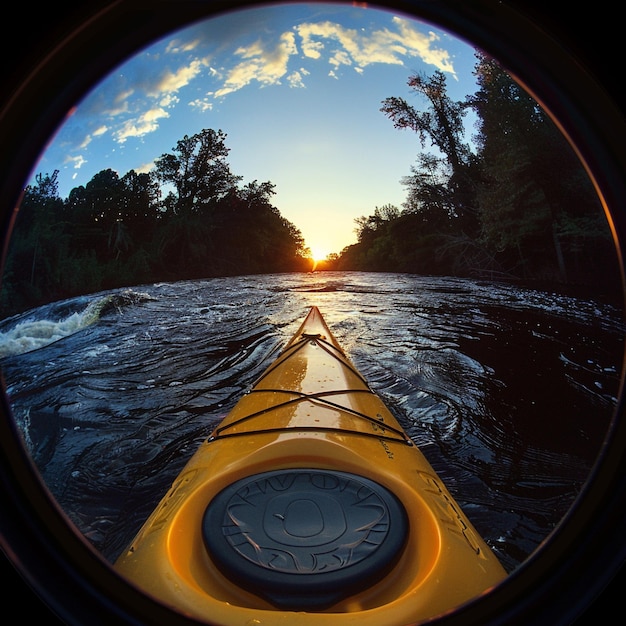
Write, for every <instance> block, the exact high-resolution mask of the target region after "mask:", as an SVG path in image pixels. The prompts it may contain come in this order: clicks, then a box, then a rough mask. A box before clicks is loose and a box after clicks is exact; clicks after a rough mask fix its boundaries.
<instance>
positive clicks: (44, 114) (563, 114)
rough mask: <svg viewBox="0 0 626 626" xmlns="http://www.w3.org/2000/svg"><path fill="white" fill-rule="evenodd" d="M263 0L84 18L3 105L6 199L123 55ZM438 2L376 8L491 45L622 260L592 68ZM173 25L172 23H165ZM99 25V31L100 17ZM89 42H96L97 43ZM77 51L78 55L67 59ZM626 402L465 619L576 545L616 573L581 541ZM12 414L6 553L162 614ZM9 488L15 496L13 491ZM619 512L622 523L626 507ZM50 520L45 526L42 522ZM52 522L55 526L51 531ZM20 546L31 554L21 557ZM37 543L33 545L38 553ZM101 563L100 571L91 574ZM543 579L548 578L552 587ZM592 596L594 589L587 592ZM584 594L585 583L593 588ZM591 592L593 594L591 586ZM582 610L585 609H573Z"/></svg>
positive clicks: (547, 572) (550, 574)
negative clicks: (74, 520)
mask: <svg viewBox="0 0 626 626" xmlns="http://www.w3.org/2000/svg"><path fill="white" fill-rule="evenodd" d="M253 4H258V3H243V2H242V3H237V2H229V3H220V2H215V3H212V2H206V3H204V5H203V7H202V10H199V8H198V7H197V5H196V3H186V2H184V1H182V2H180V3H179V4H178V5H177V7H176V10H175V11H174V13H175V14H176V15H172V6H171V3H166V2H153V3H151V8H150V9H147V8H146V5H145V3H139V2H128V1H127V2H123V1H122V2H117V3H113V4H112V5H111V6H110V7H105V8H103V9H102V12H101V13H100V15H99V16H98V17H93V16H92V20H93V21H92V22H91V28H92V29H93V30H90V25H85V24H82V25H80V24H77V23H74V24H73V26H75V27H76V30H75V31H74V32H73V34H72V36H71V37H70V38H69V39H68V40H67V41H66V42H65V44H64V46H61V47H60V48H57V49H56V50H55V53H56V55H57V56H55V54H51V55H50V56H49V57H48V58H47V59H46V62H45V63H43V64H42V65H41V66H40V67H39V73H38V72H37V71H35V72H34V73H33V74H32V75H30V76H29V77H28V80H27V81H26V83H25V85H24V86H23V87H22V90H21V92H20V93H18V94H17V95H16V96H15V97H14V98H13V100H12V101H11V102H10V103H9V105H10V106H8V107H7V108H5V110H4V111H3V119H2V120H1V121H2V133H3V136H5V133H6V136H7V137H8V139H9V140H13V142H11V141H9V142H7V143H6V144H5V145H7V147H8V148H9V152H11V148H14V150H13V151H12V152H11V154H12V155H14V157H15V158H14V159H12V163H11V165H10V167H8V168H7V169H6V170H5V171H7V173H8V176H7V179H6V182H7V184H6V185H5V186H4V187H3V191H2V201H3V206H4V207H8V206H15V205H16V204H17V200H18V198H19V192H20V191H21V188H22V186H23V184H24V181H25V180H26V177H27V175H28V173H29V171H30V168H31V167H32V165H33V163H34V162H35V160H36V158H37V156H38V155H39V154H40V152H41V150H42V147H43V145H44V144H45V142H46V141H47V139H48V137H49V136H50V135H51V134H52V132H53V131H54V129H56V128H57V127H58V125H59V123H60V120H61V119H62V115H63V112H64V111H66V110H67V107H68V104H71V103H72V102H74V101H76V100H77V99H78V97H80V96H81V95H82V94H83V93H85V91H86V90H87V89H88V88H89V87H90V86H92V85H93V84H95V83H96V82H97V81H98V80H99V79H100V78H102V77H103V76H104V75H105V74H106V72H107V71H108V70H109V69H111V67H113V66H114V65H115V64H116V63H117V62H118V61H120V60H123V58H125V56H128V55H129V54H130V53H131V52H134V51H137V50H138V49H139V48H140V47H142V46H143V45H145V44H147V43H149V42H150V41H151V40H153V39H154V38H156V37H158V36H162V35H165V34H166V33H167V31H168V30H173V29H174V28H177V27H182V26H185V25H186V24H187V23H189V22H191V21H193V20H195V19H199V18H204V17H210V15H211V12H212V11H215V12H217V13H220V12H223V11H224V10H226V9H227V8H243V7H245V6H252V5H253ZM432 4H434V3H428V2H427V3H420V2H397V3H392V2H389V3H385V4H381V5H378V6H377V8H382V9H393V8H397V9H398V10H402V11H404V12H405V13H407V14H409V15H412V16H414V17H417V18H418V19H419V18H422V19H425V20H430V21H432V22H434V23H437V24H438V25H440V26H441V27H442V28H447V29H448V30H450V32H453V33H456V34H458V36H461V37H464V38H465V39H466V40H468V41H472V42H473V43H475V44H476V45H477V46H479V47H481V48H482V49H484V50H485V51H487V52H488V53H490V54H493V56H495V57H496V58H498V59H499V60H502V62H503V64H505V65H506V66H507V67H508V68H510V69H511V71H513V73H514V74H515V75H516V76H517V77H518V78H519V80H520V82H521V83H522V84H524V85H525V86H526V87H527V89H529V91H531V93H533V94H534V95H535V97H536V99H537V100H538V101H539V102H541V103H542V104H543V105H544V107H545V108H546V109H547V110H548V111H550V112H551V114H552V115H553V116H554V119H555V120H556V121H557V123H559V124H560V125H561V128H562V129H563V130H564V133H565V134H566V136H568V137H569V138H570V139H571V141H572V143H573V145H574V146H575V148H576V149H577V150H578V152H579V154H580V155H581V158H582V161H583V162H584V163H585V164H586V166H587V167H588V169H589V171H590V173H591V176H592V179H593V180H594V182H595V184H596V186H597V188H598V191H599V195H600V197H601V198H602V200H603V203H604V204H605V208H606V210H607V214H608V216H609V221H610V224H611V227H612V229H613V234H614V237H615V240H616V246H617V248H618V251H619V253H620V259H622V254H621V253H622V245H623V244H622V242H623V237H624V231H625V229H624V216H623V214H622V212H620V211H619V207H621V206H624V198H625V195H626V194H624V183H623V180H622V178H623V161H622V160H621V159H622V158H623V153H620V151H619V149H617V148H616V141H617V138H616V136H617V135H619V136H620V137H623V133H622V134H620V133H619V131H620V130H622V131H623V120H621V117H620V116H619V115H617V114H616V111H615V109H614V107H613V105H612V103H611V102H610V101H608V100H607V98H606V96H605V95H604V94H603V93H602V92H601V91H599V90H598V87H597V85H595V84H594V83H593V82H592V81H589V80H588V77H587V76H586V75H584V74H583V75H582V76H581V75H580V73H579V72H578V71H576V70H575V69H572V67H571V65H570V64H571V59H570V58H568V57H567V53H566V52H565V51H564V50H562V49H560V48H558V46H556V45H555V44H554V42H552V41H551V40H546V39H545V37H544V35H543V34H542V33H537V32H535V30H534V25H532V24H529V23H526V22H525V21H524V18H523V16H520V15H517V14H515V13H514V12H511V11H509V10H508V9H507V8H506V7H502V6H494V3H487V2H485V3H475V6H474V7H469V8H468V7H463V6H462V3H441V4H439V3H438V4H437V6H430V5H432ZM495 4H497V3H495ZM168 5H169V6H168ZM226 5H228V6H226ZM486 8H489V9H490V10H491V13H489V14H485V13H484V12H483V11H482V10H483V9H486ZM205 11H206V13H205ZM417 13H419V15H418V14H417ZM157 14H158V15H157ZM129 17H130V18H131V19H130V20H129V19H128V18H129ZM142 18H143V21H142ZM146 18H148V19H146ZM124 19H126V21H125V24H126V27H125V28H124V27H120V26H121V24H122V22H124ZM166 22H169V24H167V25H166ZM96 23H97V28H95V27H94V26H93V25H94V24H96ZM129 24H130V26H129ZM133 28H134V30H133ZM112 32H116V33H117V36H118V40H117V44H115V45H111V40H112V39H114V37H111V33H112ZM88 41H90V42H91V45H88V43H87V42H88ZM133 42H134V43H133ZM529 42H532V45H528V44H529ZM79 47H80V48H82V49H83V50H85V51H87V52H88V54H86V55H84V56H83V57H82V58H81V59H80V61H78V60H76V59H78V57H79V56H80V55H78V54H76V51H77V49H78V48H79ZM521 50H523V53H522V54H520V51H521ZM103 51H105V52H103ZM72 53H73V54H72ZM70 57H72V58H74V59H75V60H74V61H73V62H72V63H67V60H68V59H69V58H70ZM90 61H91V63H90ZM64 62H65V65H64V67H63V63H64ZM64 71H65V73H64ZM44 73H46V74H47V76H46V77H44V76H43V74H44ZM59 76H60V77H62V81H61V82H64V81H65V80H66V79H67V78H68V76H69V77H70V80H69V81H68V82H67V87H66V89H65V91H64V92H63V93H61V94H58V95H57V97H56V98H52V99H51V101H46V102H43V100H44V99H43V98H39V108H38V112H39V113H40V114H41V115H40V116H37V117H36V119H37V120H38V121H37V122H36V123H35V124H33V123H32V118H31V120H30V124H28V125H27V124H26V123H25V120H24V115H23V112H24V110H27V109H25V108H21V109H20V104H23V103H24V101H25V100H24V98H25V97H27V96H30V95H32V94H33V93H37V92H40V93H41V92H44V93H46V92H47V91H48V88H49V87H50V84H51V83H50V81H51V80H55V79H58V78H59ZM573 79H575V80H576V84H572V81H573ZM40 90H41V91H40ZM11 105H12V106H11ZM16 107H17V108H16ZM39 120H41V121H39ZM7 121H8V122H9V123H10V124H15V125H13V126H12V128H11V131H9V129H7V128H6V127H5V122H7ZM16 131H19V132H20V134H21V141H17V132H16ZM7 200H8V202H7ZM616 207H617V208H616ZM3 217H4V225H5V228H7V226H6V225H7V224H8V223H9V222H10V215H9V216H6V215H5V216H3ZM622 408H623V407H622V403H621V399H620V406H619V409H618V415H617V417H616V419H615V421H614V423H613V425H612V428H611V431H610V432H609V436H608V438H607V443H606V446H605V449H604V451H603V454H602V455H601V458H600V459H599V462H598V465H597V467H596V469H595V471H594V473H593V474H592V476H590V480H589V482H588V484H587V486H586V488H585V489H584V491H583V493H582V494H581V497H580V498H579V500H578V501H577V503H576V505H575V506H574V507H573V509H572V512H571V514H570V515H569V516H568V519H565V520H564V522H563V524H562V525H561V528H559V529H557V531H556V532H555V534H554V536H553V537H552V538H551V539H550V541H548V542H547V544H546V546H545V547H544V548H543V549H541V550H539V551H537V554H535V555H534V557H533V558H532V559H529V562H528V564H527V565H526V566H524V567H523V568H521V569H520V571H519V572H518V573H517V574H516V575H515V576H513V577H511V580H508V581H507V582H506V583H504V584H502V585H501V588H500V589H497V590H496V592H494V593H493V594H491V597H490V598H486V599H484V601H482V600H480V599H479V600H478V601H476V602H474V603H471V605H468V607H466V608H465V609H463V610H461V611H458V612H457V614H458V618H459V619H463V620H464V623H466V624H467V623H472V622H471V621H468V620H472V619H473V617H476V616H478V615H480V616H481V618H480V619H482V620H483V621H482V623H489V620H491V619H492V618H493V619H496V613H497V612H498V611H499V610H500V609H502V610H504V611H505V612H506V611H507V610H508V611H509V612H513V611H516V610H517V609H519V610H520V611H522V612H523V611H527V612H528V611H532V610H540V609H538V608H537V605H533V599H534V600H535V601H537V602H538V601H539V600H540V599H543V600H544V601H547V602H550V595H549V592H548V590H552V591H554V590H555V582H554V580H553V578H554V576H555V574H558V573H563V574H565V575H566V572H565V571H564V570H566V569H567V565H568V563H566V561H564V555H565V554H566V553H569V555H570V560H569V564H570V565H571V564H575V563H577V562H578V563H580V562H582V561H585V562H587V563H589V562H590V561H591V562H594V563H593V565H591V566H589V567H587V568H586V571H587V572H588V574H589V575H590V576H592V575H594V574H597V575H598V576H597V580H598V583H597V584H596V586H595V587H594V590H595V591H596V592H597V591H598V590H599V589H600V587H601V585H602V581H603V580H604V581H607V580H608V578H607V575H606V565H607V564H610V565H609V567H608V569H615V566H616V565H617V562H618V561H620V562H621V560H623V549H622V550H621V551H620V549H619V547H618V546H623V541H617V542H613V544H612V548H611V549H610V550H608V549H605V550H604V551H602V554H603V556H604V557H607V560H605V563H604V565H605V570H604V574H603V573H602V571H600V566H599V564H598V563H596V562H595V560H596V559H594V557H593V556H591V555H590V554H589V553H588V551H589V549H587V552H585V549H586V548H585V546H586V545H587V541H586V540H585V539H581V537H582V533H584V532H587V533H588V532H592V531H593V530H594V529H595V530H596V531H598V532H600V531H602V530H605V531H606V530H607V524H609V521H608V517H609V516H610V512H611V511H612V512H613V513H616V512H617V513H618V512H619V509H617V508H616V507H617V505H618V503H619V502H623V496H624V486H623V482H620V481H619V480H618V479H617V478H616V476H617V471H618V470H619V468H620V467H622V466H621V465H620V462H622V461H620V455H621V452H622V451H623V447H620V444H619V443H618V442H616V440H620V439H621V441H623V435H624V432H623V430H624V428H623V422H622V420H621V419H619V417H620V416H619V413H620V411H621V409H622ZM3 411H4V413H5V417H6V421H7V424H5V423H4V422H3V424H2V428H3V432H2V435H3V437H2V441H3V458H2V462H3V480H4V483H5V485H4V486H6V494H7V498H8V499H9V500H11V502H12V503H13V507H11V505H9V507H10V508H4V507H3V509H4V510H11V508H15V510H16V512H17V514H18V516H21V517H18V519H19V520H20V521H19V522H17V523H13V524H12V525H11V522H9V523H7V524H6V528H7V530H6V532H5V528H3V542H4V541H5V540H6V537H9V538H14V539H15V544H14V545H15V546H16V550H12V549H11V548H10V547H9V546H8V544H7V546H4V545H3V548H4V549H5V551H6V552H7V554H12V555H15V557H19V558H15V559H14V562H15V563H17V562H18V561H21V563H22V565H25V568H26V569H27V570H28V569H30V571H28V572H26V573H27V576H26V577H27V578H28V579H29V580H30V581H31V583H33V584H34V585H35V586H36V587H37V588H38V589H39V591H40V592H41V593H42V595H43V596H44V598H46V600H47V601H48V602H49V603H50V605H51V606H53V607H54V606H57V608H58V610H59V611H60V612H61V613H62V612H63V611H68V607H67V606H65V605H64V604H63V603H60V602H59V601H58V599H55V594H54V593H50V592H47V591H46V589H47V588H48V589H50V588H52V587H53V586H54V583H53V579H54V577H55V575H57V574H58V572H57V569H58V561H57V558H61V559H63V558H66V559H67V563H66V567H65V568H64V570H65V571H66V574H68V572H69V571H70V570H74V574H68V588H71V587H72V586H74V587H75V589H76V590H78V591H79V592H81V593H82V594H84V595H85V596H86V597H87V598H88V599H87V600H86V602H85V603H84V606H83V609H84V610H85V611H90V610H91V609H92V608H93V607H94V606H99V607H100V610H102V609H103V608H105V610H111V611H115V612H116V615H118V616H119V615H120V612H121V613H124V611H125V610H127V611H128V614H129V615H132V614H133V612H139V613H141V614H143V615H149V614H150V613H151V612H152V614H153V615H154V614H155V613H154V612H155V611H156V612H159V611H161V610H165V609H163V608H162V607H159V606H158V605H157V606H153V604H154V603H152V602H151V601H149V600H148V599H147V598H145V597H144V596H143V594H141V593H136V592H135V591H133V590H132V589H131V588H127V586H126V585H124V584H121V585H120V581H119V579H118V578H117V577H116V576H115V575H114V574H113V573H112V572H111V571H109V570H108V568H107V567H106V566H105V565H104V564H103V563H100V562H99V561H98V559H97V557H96V556H95V555H93V554H91V553H90V551H89V550H88V549H87V548H86V546H83V545H82V544H81V542H80V540H79V539H78V537H77V536H76V535H75V534H74V533H73V531H72V529H71V527H70V525H69V524H68V523H67V521H66V520H64V518H63V515H62V513H60V512H59V511H57V510H56V509H55V507H54V505H53V504H52V503H51V502H50V498H49V496H48V495H47V492H46V490H45V488H44V487H43V486H42V485H41V483H40V481H39V482H38V479H37V476H36V472H34V470H33V468H32V465H30V463H29V461H28V459H27V458H25V457H24V456H23V455H21V454H19V453H11V452H10V450H9V448H8V446H7V445H5V443H4V442H9V441H12V444H13V445H15V444H16V442H19V438H18V437H17V433H16V432H15V429H14V428H12V427H11V424H10V410H9V407H8V406H7V405H6V402H4V403H3ZM11 438H12V440H11ZM621 445H622V446H623V444H621ZM3 497H5V494H4V492H3ZM621 519H622V520H623V513H622V516H621ZM43 520H46V523H45V524H42V521H43ZM22 523H23V528H21V529H20V528H19V526H20V525H21V524H22ZM42 526H43V527H44V528H47V530H42V529H41V527H42ZM611 528H612V527H611V526H609V527H608V533H607V534H606V538H607V539H608V540H610V539H612V538H614V535H613V534H612V533H611ZM51 529H52V530H53V531H54V532H50V531H51ZM20 530H25V531H26V532H27V533H28V532H32V539H33V542H32V545H31V546H30V547H27V546H26V544H27V543H28V542H26V541H22V545H21V546H20V539H19V538H17V535H19V534H20V532H19V531H20ZM577 531H580V533H581V534H578V532H577ZM60 539H63V541H60ZM37 543H40V544H41V546H40V549H39V550H32V549H31V548H32V547H34V545H35V544H37ZM74 544H75V545H74ZM572 545H576V546H577V548H576V549H575V550H571V546H572ZM596 547H597V546H596ZM18 551H21V552H22V554H18ZM29 552H31V554H30V555H29V554H28V553H29ZM35 552H36V554H35ZM599 554H600V553H598V556H599ZM46 557H49V558H46ZM42 565H43V568H42ZM87 566H89V568H88V567H87ZM46 567H49V568H50V570H49V571H48V572H47V573H46V574H47V575H44V576H42V577H39V576H37V575H36V574H35V572H36V571H37V570H38V569H44V570H45V569H46ZM91 568H92V572H93V573H92V574H91V575H89V574H88V572H89V570H90V569H91ZM53 572H54V573H53ZM76 572H80V575H76ZM566 578H567V576H566ZM569 580H570V582H572V586H571V588H572V589H575V588H576V585H575V582H574V581H573V579H572V575H571V574H570V576H569ZM541 582H544V583H545V585H544V586H543V587H542V585H541V584H540V583H541ZM533 588H534V589H535V591H534V593H531V594H528V596H527V597H528V598H529V599H528V600H526V601H523V600H521V599H520V597H521V596H522V591H524V592H528V591H529V590H530V589H533ZM542 589H543V591H542ZM102 592H103V593H102ZM589 593H590V591H589V589H587V592H586V594H589ZM586 594H585V592H583V594H582V595H583V597H584V596H585V595H586ZM586 597H587V598H588V599H590V596H589V595H586ZM554 598H556V599H557V601H558V600H559V599H561V600H562V596H560V595H559V594H556V595H555V596H553V597H552V599H554ZM568 598H569V599H570V600H573V601H574V602H573V603H574V604H577V603H578V602H579V601H580V600H581V596H580V595H579V596H578V598H576V596H575V595H574V593H573V592H571V595H568ZM76 600H77V598H74V605H75V609H77V610H78V608H77V607H76V604H78V605H81V602H80V601H79V602H76ZM577 601H578V602H577ZM114 603H117V604H116V605H115V606H116V607H118V608H113V605H114ZM572 610H575V607H573V608H572ZM70 611H71V609H70ZM165 611H166V613H167V615H168V618H169V617H174V618H178V617H180V616H177V615H176V614H174V616H172V615H170V612H169V611H167V610H165ZM139 613H135V614H139ZM163 615H164V614H161V615H160V616H163ZM448 619H455V616H447V617H445V618H442V621H445V620H448Z"/></svg>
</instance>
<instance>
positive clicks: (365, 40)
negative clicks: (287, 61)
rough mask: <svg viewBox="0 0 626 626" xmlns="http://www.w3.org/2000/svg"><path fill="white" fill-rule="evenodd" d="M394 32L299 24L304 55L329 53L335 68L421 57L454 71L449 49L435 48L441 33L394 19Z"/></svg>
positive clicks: (332, 25) (333, 25)
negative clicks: (423, 31)
mask: <svg viewBox="0 0 626 626" xmlns="http://www.w3.org/2000/svg"><path fill="white" fill-rule="evenodd" d="M392 21H393V24H394V25H395V26H396V27H397V29H396V30H395V31H392V30H390V29H388V28H383V29H379V30H375V31H372V32H371V33H368V32H366V31H364V30H360V31H359V30H356V29H354V28H344V27H343V26H341V25H340V24H336V23H334V22H328V21H325V22H316V23H310V22H309V23H305V24H300V25H299V26H296V28H295V30H296V32H297V33H298V35H299V37H300V38H301V43H300V46H301V49H302V53H303V54H304V56H306V57H308V58H311V59H320V58H321V57H322V55H323V53H324V52H325V51H327V52H328V62H329V63H330V64H331V65H333V66H334V67H335V68H338V67H340V66H342V65H345V66H352V65H354V66H356V68H355V69H363V68H364V67H367V66H368V65H371V64H372V63H388V64H393V65H403V64H404V60H405V59H406V58H407V57H409V58H410V57H419V58H420V59H421V60H422V61H424V63H427V64H429V65H434V66H435V67H436V68H437V69H439V70H441V71H442V72H449V73H452V74H454V73H455V72H454V67H453V64H452V61H451V60H450V55H449V53H448V51H447V50H445V49H443V48H441V47H435V45H434V44H435V43H436V42H437V41H438V40H439V38H438V36H437V35H436V34H435V33H433V32H429V33H428V34H424V33H422V32H420V31H419V30H418V29H417V28H416V26H415V24H414V23H413V22H411V21H410V20H406V19H403V18H400V17H394V18H393V20H392Z"/></svg>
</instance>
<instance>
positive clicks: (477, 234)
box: [0, 53, 619, 318]
mask: <svg viewBox="0 0 626 626" xmlns="http://www.w3.org/2000/svg"><path fill="white" fill-rule="evenodd" d="M476 58H477V62H476V65H475V72H474V73H475V76H476V78H477V85H478V90H477V92H476V93H474V94H470V95H468V96H466V98H465V100H463V101H453V100H452V99H451V98H450V97H449V96H448V93H447V85H446V77H445V75H444V74H442V73H441V72H435V73H434V74H433V75H432V76H426V75H422V74H413V75H411V76H410V77H409V79H408V86H409V88H410V89H411V90H412V92H414V94H415V95H416V96H417V100H416V101H418V102H420V103H422V105H423V106H422V107H421V108H416V107H414V106H411V105H409V104H408V103H407V101H406V100H404V99H402V98H398V97H394V96H391V97H388V98H386V99H385V100H384V101H383V102H382V107H381V109H380V111H381V113H382V114H383V115H385V116H386V117H387V118H389V120H390V122H391V123H393V126H394V127H395V128H396V129H398V130H399V131H406V130H410V131H413V132H415V133H416V135H417V141H416V146H417V147H418V149H417V150H416V152H417V154H416V161H415V163H414V164H413V165H411V166H410V172H411V174H410V175H408V176H406V177H404V178H402V179H401V184H402V185H403V186H404V187H405V188H406V193H407V195H406V201H405V203H404V204H403V205H402V207H396V206H393V205H390V204H388V205H384V206H381V207H374V209H373V213H372V214H371V215H369V216H362V217H359V218H357V219H356V220H355V233H356V235H357V243H356V244H354V245H352V246H348V247H347V248H345V249H344V250H342V251H341V252H340V253H338V254H332V255H330V256H329V257H328V258H327V259H326V261H325V262H324V263H322V264H319V265H318V268H317V269H327V270H332V269H336V270H358V271H374V272H377V271H380V272H406V273H413V274H423V275H448V276H459V277H475V278H488V279H492V280H518V281H525V282H533V281H540V282H542V283H551V284H557V285H587V286H593V287H594V288H598V287H599V288H602V287H603V286H607V287H608V286H609V285H614V284H617V283H616V282H615V281H617V280H619V275H618V269H617V268H618V265H617V257H616V252H615V249H614V246H613V242H612V239H611V233H610V229H609V226H608V223H607V219H606V217H605V215H604V212H603V209H602V206H601V203H600V200H599V198H598V196H597V195H596V193H595V190H594V187H593V185H592V183H591V181H590V180H589V178H588V176H587V174H586V172H585V170H584V168H583V167H582V165H581V163H580V161H579V160H578V158H577V157H576V155H575V153H574V151H573V149H572V148H571V147H570V145H569V143H568V142H567V140H566V139H565V138H564V137H563V135H562V134H561V133H560V131H559V130H558V128H557V127H556V125H555V124H554V123H553V122H552V120H551V119H550V118H549V116H548V115H547V114H546V113H545V112H544V111H543V110H542V109H541V107H540V106H539V105H538V104H537V102H536V101H535V100H534V99H533V98H532V97H531V96H530V95H528V94H527V93H526V92H525V91H524V90H523V89H522V88H521V87H520V86H519V85H518V84H517V83H516V82H515V81H514V80H513V79H512V78H511V77H510V76H509V75H508V74H507V73H506V72H505V71H504V70H503V69H502V68H501V67H500V66H499V65H498V63H497V62H496V61H495V60H493V59H491V58H489V57H487V56H485V55H483V54H481V53H477V54H476ZM469 111H473V112H474V114H475V116H476V119H477V122H476V127H475V130H476V133H475V135H473V136H472V137H471V141H470V140H469V139H468V138H467V137H466V130H465V126H464V119H465V116H466V115H467V113H468V112H469ZM226 140H227V136H226V134H225V133H224V132H222V131H221V130H217V131H216V130H213V129H205V130H203V131H202V132H200V133H198V134H196V135H193V136H185V137H183V138H182V139H181V140H179V141H178V142H177V145H176V146H175V147H174V148H173V151H172V153H167V154H163V155H162V156H161V157H160V158H158V159H156V160H155V164H154V168H153V169H152V170H151V171H150V172H148V173H136V172H135V171H134V170H131V171H130V172H128V173H126V174H124V175H123V176H121V177H120V175H119V174H118V173H117V172H115V171H113V170H112V169H106V170H103V171H101V172H98V173H97V174H96V175H94V176H93V178H92V179H91V180H90V181H89V182H88V183H87V184H86V185H85V186H84V187H83V186H79V187H76V188H74V189H72V190H71V191H70V193H69V196H68V197H67V198H61V197H59V194H58V184H57V176H58V171H54V172H53V173H52V174H50V173H46V174H43V173H40V174H37V175H36V177H35V181H36V182H35V184H32V185H29V186H27V187H26V189H25V190H24V194H23V199H22V201H21V203H20V207H19V212H18V216H17V218H16V220H15V224H14V227H13V231H12V236H11V239H10V245H9V248H8V254H7V256H6V259H5V266H4V273H3V283H2V291H1V292H0V316H1V317H3V318H4V317H7V316H9V315H12V314H14V313H17V312H20V311H23V310H26V309H28V308H31V307H34V306H38V305H40V304H43V303H45V302H50V301H53V300H59V299H65V298H68V297H72V296H75V295H80V294H85V293H93V292H97V291H101V290H104V289H111V288H116V287H123V286H131V285H139V284H145V283H152V282H158V281H174V280H187V279H199V278H209V277H215V276H232V275H244V274H261V273H275V272H294V271H309V270H311V267H312V260H311V259H310V253H309V250H308V249H307V248H306V246H305V242H304V239H303V237H302V234H301V232H300V231H299V230H298V228H297V227H296V226H295V225H294V224H292V223H291V222H289V221H288V220H286V219H285V218H284V217H282V216H281V214H280V211H279V209H278V208H276V207H275V206H273V204H272V196H273V195H274V194H275V186H274V185H273V184H272V183H271V182H270V181H267V182H262V183H259V182H258V181H257V180H255V181H253V182H251V183H247V184H243V183H242V178H241V177H240V176H237V175H235V174H233V173H232V172H231V169H230V166H229V164H228V161H227V157H228V153H229V148H228V147H227V145H226ZM407 166H409V164H407Z"/></svg>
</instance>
